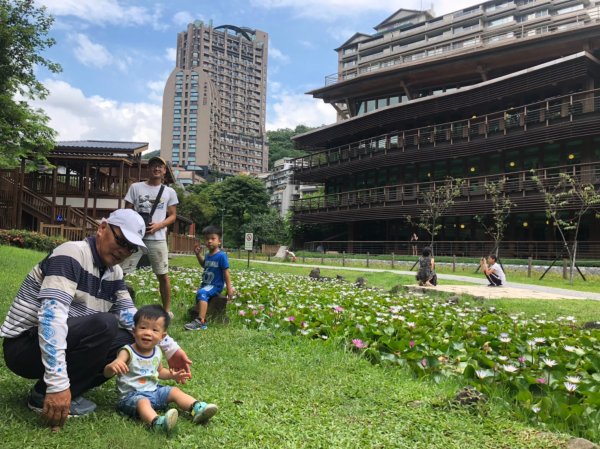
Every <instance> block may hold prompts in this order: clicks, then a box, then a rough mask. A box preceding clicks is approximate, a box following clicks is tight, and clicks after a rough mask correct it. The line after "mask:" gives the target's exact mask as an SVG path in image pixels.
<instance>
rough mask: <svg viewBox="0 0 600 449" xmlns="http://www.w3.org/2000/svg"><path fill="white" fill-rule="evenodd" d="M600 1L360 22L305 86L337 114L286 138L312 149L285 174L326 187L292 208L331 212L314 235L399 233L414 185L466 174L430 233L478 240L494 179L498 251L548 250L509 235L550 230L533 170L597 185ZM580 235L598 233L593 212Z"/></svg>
mask: <svg viewBox="0 0 600 449" xmlns="http://www.w3.org/2000/svg"><path fill="white" fill-rule="evenodd" d="M599 8H600V2H597V1H588V0H581V1H580V0H574V1H564V0H515V1H510V0H493V1H487V2H484V3H481V4H478V5H474V6H470V7H468V8H464V9H461V10H458V11H454V12H451V13H448V14H445V15H442V16H435V14H434V13H433V11H413V10H405V9H400V10H399V11H397V12H395V13H394V14H392V15H391V16H390V17H388V18H387V19H385V20H384V21H383V22H382V23H380V24H378V25H377V26H376V27H375V32H374V33H373V34H363V33H356V34H355V35H354V36H352V37H351V38H350V39H348V40H347V41H346V42H344V43H343V44H342V45H341V46H340V47H339V48H338V49H337V50H336V51H337V58H338V73H336V74H334V75H330V76H327V77H326V78H325V85H324V86H323V87H320V88H318V89H315V90H313V91H312V92H309V94H312V95H313V97H315V98H320V99H322V100H323V101H324V102H326V103H328V104H331V105H332V106H333V107H334V108H335V109H336V111H337V113H338V121H337V123H334V124H332V125H329V126H324V127H321V128H319V129H316V130H314V131H311V132H308V133H305V134H302V135H299V136H296V137H294V140H295V142H296V146H297V147H298V148H302V149H304V150H305V151H308V152H310V154H309V155H308V156H306V157H304V158H300V159H296V160H295V162H294V163H295V173H294V177H295V179H297V180H298V181H301V182H305V183H309V184H310V183H322V184H324V186H325V195H324V196H323V197H321V198H320V199H319V200H318V201H317V200H316V199H315V198H311V199H310V201H306V200H302V199H299V200H296V201H295V204H294V220H296V221H297V222H300V223H313V224H324V225H325V224H327V226H328V227H327V228H325V226H323V227H322V228H323V229H326V230H325V231H323V232H327V234H326V235H322V236H321V238H322V239H327V238H332V236H336V239H337V240H344V241H353V242H357V241H368V240H381V241H405V242H406V241H408V239H409V236H410V234H411V233H412V231H413V227H412V226H409V225H408V223H407V217H408V216H411V217H413V218H414V217H417V216H419V215H420V214H421V213H422V211H423V208H424V205H423V203H424V200H423V192H424V191H427V190H430V189H436V186H438V185H439V184H443V183H444V182H445V180H446V179H447V178H448V177H452V178H461V179H463V180H464V181H465V185H464V187H463V188H462V191H461V195H460V197H459V198H457V199H456V201H455V203H454V205H453V206H452V207H451V208H450V209H449V210H448V211H447V213H446V214H445V216H444V217H442V219H441V221H440V224H441V225H442V228H441V230H440V233H439V235H438V236H437V237H436V240H447V241H452V242H457V241H462V242H469V241H488V240H490V237H489V236H487V235H486V233H485V231H484V229H483V226H482V225H481V224H480V223H479V222H478V221H477V219H476V216H480V217H484V218H485V217H486V216H488V217H489V214H490V212H491V208H492V203H491V201H490V197H489V195H488V194H487V192H486V188H485V186H486V184H488V183H490V182H497V181H499V180H504V181H505V185H504V193H505V194H506V195H507V196H508V197H510V198H511V199H512V201H513V202H514V207H513V208H512V210H511V214H510V216H509V217H508V219H507V220H506V223H507V229H506V233H505V240H510V241H512V243H511V244H510V247H507V248H506V249H505V248H503V251H504V254H505V255H507V254H511V253H512V254H515V255H519V256H527V255H532V256H534V257H537V256H538V255H541V254H543V255H545V256H550V257H553V256H555V255H556V254H554V253H553V252H551V251H550V250H548V249H547V248H549V247H550V245H545V247H544V246H536V245H519V242H522V241H530V242H531V241H541V242H553V241H556V240H557V239H558V240H560V238H558V237H557V235H556V230H555V227H554V226H553V223H552V222H551V220H548V219H547V217H546V214H545V204H544V198H543V196H542V194H541V193H540V191H539V189H538V187H537V184H536V182H535V181H534V180H533V179H532V176H533V174H535V175H536V176H538V177H539V178H540V179H541V180H542V182H544V184H545V185H546V186H548V187H549V188H552V186H555V185H556V184H557V182H558V179H559V174H560V173H569V174H571V175H572V176H576V177H577V178H578V179H580V180H581V182H586V183H592V184H593V185H595V186H596V188H598V187H600V176H598V173H600V163H599V162H598V161H599V160H600V60H599V58H600V14H599ZM571 207H572V208H575V209H576V208H577V205H574V206H571ZM579 238H580V242H586V241H591V240H600V227H598V226H597V222H596V219H595V218H594V216H593V214H589V215H587V216H586V217H585V219H584V221H583V222H582V227H581V231H580V235H579ZM591 246H592V245H587V246H586V248H585V249H582V251H583V252H584V253H585V254H589V251H591ZM446 248H447V251H448V253H449V254H453V253H452V252H451V251H454V254H456V251H457V250H456V248H455V247H452V246H451V245H448V246H447V247H446ZM464 248H466V247H465V246H463V249H464ZM581 248H582V247H580V248H579V249H581ZM344 249H346V250H348V248H340V250H344ZM579 249H578V250H579ZM440 251H441V249H440V248H438V254H439V253H440ZM464 251H465V254H468V251H469V250H468V249H464ZM538 251H539V253H538ZM559 254H560V253H559Z"/></svg>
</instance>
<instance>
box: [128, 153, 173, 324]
mask: <svg viewBox="0 0 600 449" xmlns="http://www.w3.org/2000/svg"><path fill="white" fill-rule="evenodd" d="M148 168H149V171H150V178H149V179H148V180H147V181H142V182H136V183H134V184H132V185H131V187H129V190H128V191H127V194H126V195H125V207H126V208H128V209H134V210H135V211H136V212H138V213H139V214H140V215H142V217H144V220H145V221H146V234H145V235H144V244H145V245H146V246H147V247H148V259H150V264H151V265H152V271H153V272H154V274H155V275H156V278H157V279H158V287H159V291H160V297H161V300H162V305H163V307H164V308H165V310H166V311H167V313H168V314H169V316H170V317H173V314H172V312H171V281H170V280H169V247H168V246H167V230H166V228H167V227H168V226H169V225H171V224H173V223H174V222H175V219H176V218H177V204H178V203H179V200H178V199H177V193H176V192H175V190H174V189H172V188H171V187H167V186H164V185H163V184H162V181H163V178H164V176H165V174H166V172H167V163H166V162H165V160H164V159H163V158H160V157H153V158H151V159H150V160H149V161H148ZM141 257H142V255H141V254H137V253H136V254H132V255H131V257H129V258H128V259H127V260H126V261H125V262H124V263H123V265H122V268H123V272H124V273H125V274H129V273H132V272H134V271H135V269H136V267H137V264H138V262H139V261H140V258H141Z"/></svg>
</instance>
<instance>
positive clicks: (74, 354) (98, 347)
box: [4, 313, 133, 397]
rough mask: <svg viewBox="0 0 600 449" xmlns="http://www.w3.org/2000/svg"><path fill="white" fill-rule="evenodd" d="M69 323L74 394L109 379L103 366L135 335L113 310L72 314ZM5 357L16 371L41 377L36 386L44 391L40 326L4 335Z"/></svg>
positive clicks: (20, 374)
mask: <svg viewBox="0 0 600 449" xmlns="http://www.w3.org/2000/svg"><path fill="white" fill-rule="evenodd" d="M67 326H68V328H69V331H68V334H67V350H66V360H67V371H68V375H69V382H70V384H71V386H70V389H71V396H72V397H77V396H79V395H81V394H82V393H83V392H85V391H87V390H89V389H91V388H94V387H96V386H98V385H100V384H102V383H104V382H105V381H106V380H107V379H106V378H105V377H104V375H103V374H102V371H103V370H104V367H105V366H106V364H107V363H110V362H112V361H113V360H114V359H115V357H116V356H117V352H118V351H119V348H121V347H122V346H124V345H126V344H129V343H132V342H133V336H132V335H131V333H130V332H128V331H126V330H124V329H120V328H119V327H118V326H117V319H116V317H115V316H114V315H113V314H112V313H96V314H94V315H88V316H84V317H75V318H69V319H68V320H67ZM4 361H5V362H6V366H7V367H8V368H9V369H10V370H11V371H12V372H14V373H15V374H17V375H19V376H21V377H24V378H26V379H38V382H37V384H36V386H35V388H36V390H38V391H39V392H40V393H45V389H46V384H45V383H44V371H45V369H44V364H43V363H42V355H41V351H40V343H39V339H38V329H37V327H34V328H31V329H29V330H28V331H25V332H23V333H22V334H21V335H19V336H18V337H15V338H5V339H4Z"/></svg>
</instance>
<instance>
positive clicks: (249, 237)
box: [244, 232, 254, 267]
mask: <svg viewBox="0 0 600 449" xmlns="http://www.w3.org/2000/svg"><path fill="white" fill-rule="evenodd" d="M253 245H254V234H253V233H252V232H246V236H245V238H244V249H245V250H246V251H248V267H250V252H251V251H252V247H253Z"/></svg>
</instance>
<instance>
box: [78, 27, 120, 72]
mask: <svg viewBox="0 0 600 449" xmlns="http://www.w3.org/2000/svg"><path fill="white" fill-rule="evenodd" d="M69 39H70V40H71V41H73V42H74V43H75V46H74V47H73V53H74V54H75V57H76V58H77V59H78V60H79V62H81V63H82V64H83V65H85V66H87V67H96V68H102V67H106V66H109V65H111V64H112V62H113V56H112V54H111V53H110V52H109V51H108V50H107V49H106V47H104V46H103V45H101V44H96V43H94V42H92V41H91V40H90V38H89V37H87V36H86V35H85V34H81V33H78V34H73V35H70V36H69Z"/></svg>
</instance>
